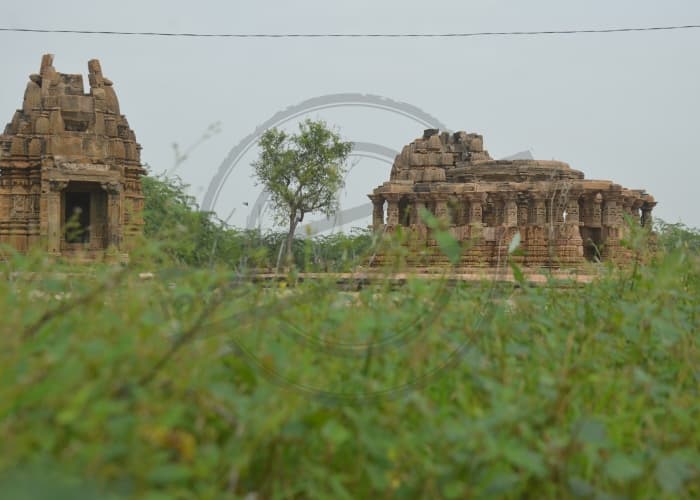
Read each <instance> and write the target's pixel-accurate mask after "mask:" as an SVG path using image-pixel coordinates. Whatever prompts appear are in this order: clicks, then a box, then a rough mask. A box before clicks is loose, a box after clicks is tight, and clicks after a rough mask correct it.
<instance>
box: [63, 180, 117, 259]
mask: <svg viewBox="0 0 700 500" xmlns="http://www.w3.org/2000/svg"><path fill="white" fill-rule="evenodd" d="M62 222H63V235H64V237H63V242H64V247H65V248H66V249H70V248H85V249H89V250H101V249H104V248H106V246H105V235H106V232H107V231H106V230H107V196H106V193H105V192H104V191H103V190H102V189H101V187H100V185H99V184H98V183H96V182H71V183H69V184H68V187H67V188H66V190H65V191H64V192H63V221H62Z"/></svg>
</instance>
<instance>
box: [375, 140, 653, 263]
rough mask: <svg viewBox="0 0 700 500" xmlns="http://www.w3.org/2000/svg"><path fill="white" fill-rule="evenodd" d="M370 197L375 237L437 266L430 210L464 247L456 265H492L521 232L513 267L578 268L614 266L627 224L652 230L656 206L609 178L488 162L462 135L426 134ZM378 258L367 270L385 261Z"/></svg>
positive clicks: (552, 164) (551, 165)
mask: <svg viewBox="0 0 700 500" xmlns="http://www.w3.org/2000/svg"><path fill="white" fill-rule="evenodd" d="M369 198H370V199H371V200H372V203H373V205H374V210H373V227H374V229H375V230H376V231H382V232H388V233H392V232H396V231H397V229H398V228H399V227H401V230H402V231H403V232H404V233H405V234H406V236H407V238H406V241H407V243H406V244H407V245H409V246H410V250H411V251H410V252H409V258H408V261H409V263H412V264H414V265H416V266H426V267H429V266H432V265H443V264H445V263H447V258H446V256H444V255H442V253H441V252H440V251H439V250H438V248H437V242H436V241H435V240H434V239H432V238H431V235H430V231H429V230H428V229H427V228H426V227H425V225H424V223H423V221H422V219H421V218H420V217H419V213H420V211H421V208H424V209H426V210H428V211H430V212H431V213H432V214H433V215H435V216H436V217H437V218H438V219H441V220H442V221H443V224H445V225H446V227H448V228H449V231H450V232H451V233H452V235H453V236H454V237H455V238H456V239H457V240H458V241H460V242H463V243H464V245H463V246H464V248H465V249H464V252H463V254H462V256H461V261H460V263H459V265H460V266H464V267H471V266H474V267H479V266H496V265H498V264H499V263H503V262H504V260H505V258H506V255H507V249H508V246H509V244H510V242H511V240H512V238H513V237H514V236H515V234H516V233H518V232H519V233H520V238H521V244H520V248H521V250H522V252H521V253H519V255H518V256H517V257H515V259H516V260H518V261H519V262H520V263H521V264H523V265H526V266H532V267H559V266H576V265H577V264H582V263H584V262H585V261H586V260H588V261H598V260H606V259H610V260H614V261H621V260H625V259H628V258H630V257H631V252H630V251H629V250H627V249H625V248H623V247H622V246H621V245H620V242H621V240H622V239H623V238H624V236H625V234H626V231H628V227H629V226H628V224H627V223H626V222H625V220H624V217H623V214H626V215H627V216H629V218H630V219H631V220H632V221H634V222H635V223H637V224H640V225H641V226H645V227H650V226H651V224H652V216H651V211H652V209H653V208H654V206H655V205H656V202H655V201H654V198H653V197H652V196H651V195H649V194H647V193H646V192H645V191H644V190H640V189H627V188H624V187H622V186H620V185H619V184H615V183H614V182H612V181H608V180H590V179H585V178H584V175H583V173H582V172H580V171H578V170H574V169H572V168H571V167H569V165H567V164H566V163H563V162H560V161H537V160H494V159H493V158H491V156H489V153H488V151H486V150H485V149H484V145H483V138H482V136H480V135H478V134H468V133H466V132H456V133H448V132H442V133H440V131H439V130H435V129H431V130H426V131H425V133H424V134H423V137H421V138H419V139H416V140H415V141H413V142H412V143H411V144H409V145H408V146H405V147H404V148H403V150H402V151H401V154H400V155H398V156H397V157H396V160H395V161H394V165H393V167H392V169H391V177H390V179H389V181H388V182H385V183H384V184H382V185H381V186H379V187H377V188H376V189H375V190H374V191H373V192H372V194H371V195H369ZM387 258H388V257H387V255H381V254H380V255H378V256H377V257H376V258H375V260H374V264H377V265H378V264H381V263H383V262H386V261H387Z"/></svg>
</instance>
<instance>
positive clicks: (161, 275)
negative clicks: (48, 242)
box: [0, 204, 700, 499]
mask: <svg viewBox="0 0 700 500" xmlns="http://www.w3.org/2000/svg"><path fill="white" fill-rule="evenodd" d="M178 206H180V205H177V204H174V205H172V204H171V205H169V207H168V208H167V210H166V209H164V210H161V211H160V212H159V213H161V214H168V213H170V212H168V210H172V209H173V207H175V208H177V207H178ZM147 215H148V216H154V214H153V213H151V214H147ZM197 218H199V219H197ZM177 220H178V223H179V224H181V225H187V224H190V223H193V222H192V221H193V220H198V221H199V222H197V223H196V224H195V225H193V226H191V227H190V228H191V229H192V228H201V229H202V232H201V233H187V232H183V234H196V235H211V234H215V235H218V236H216V237H217V238H225V237H230V238H231V242H230V245H231V246H227V245H229V243H225V244H222V245H221V246H219V245H218V244H217V248H218V249H219V250H216V251H215V252H213V253H210V254H209V256H211V255H215V257H214V258H208V259H202V260H195V261H194V262H186V260H187V259H189V258H192V259H199V258H201V257H200V256H199V253H201V252H199V253H198V252H197V251H196V250H193V248H197V245H201V246H200V247H199V248H200V249H203V248H209V249H211V248H212V246H213V245H211V246H210V245H209V243H211V242H212V240H208V242H207V243H206V244H204V243H203V241H198V239H197V238H192V239H190V240H188V239H187V238H184V237H183V238H180V239H179V240H173V239H166V240H165V241H163V240H159V239H158V238H156V236H155V235H154V233H153V232H151V233H150V237H151V242H150V243H146V242H145V243H144V245H143V247H142V248H141V249H140V251H139V252H137V253H136V254H135V255H133V256H132V264H131V265H130V266H127V267H119V268H114V267H107V266H105V267H101V266H95V267H92V268H90V269H89V270H83V272H81V273H79V274H73V275H70V274H59V273H56V272H55V267H54V265H53V264H50V263H48V262H46V261H45V259H44V258H43V257H42V256H40V255H35V256H29V257H19V256H14V257H12V258H11V259H10V260H9V262H7V263H6V264H5V265H4V267H3V268H2V269H3V279H2V280H0V315H2V318H3V319H2V335H0V498H12V499H23V498H70V499H82V498H85V499H87V498H124V497H138V498H148V499H166V498H167V499H170V498H182V499H188V498H197V499H200V498H204V499H207V498H211V499H218V498H249V499H251V498H484V497H487V498H488V497H506V498H521V497H530V498H622V497H647V498H678V497H681V498H694V497H697V496H699V495H700V453H699V450H700V428H699V427H698V425H697V422H698V421H700V394H699V392H700V390H699V387H700V371H699V369H698V367H699V366H700V346H699V345H698V342H699V339H698V333H697V332H698V331H699V330H700V318H699V317H698V314H699V312H700V299H699V297H700V261H699V260H698V247H697V246H694V245H696V242H697V241H698V234H697V232H696V231H693V230H688V229H687V228H685V227H683V226H679V225H667V228H666V229H664V231H662V233H661V235H660V237H659V242H658V247H659V253H658V254H657V256H656V258H655V259H653V260H650V261H649V262H648V263H647V264H646V265H644V266H639V267H636V268H630V269H622V270H619V269H615V268H612V267H611V268H605V269H603V270H602V272H601V276H600V278H599V279H598V280H596V281H595V282H594V283H592V284H587V285H583V284H573V283H572V284H570V286H568V287H561V286H554V284H552V285H551V286H543V287H537V288H532V287H528V286H521V287H513V286H504V285H499V284H497V283H488V282H486V283H472V284H464V285H458V286H454V287H447V286H446V285H445V284H444V283H443V282H442V281H441V280H435V281H430V282H428V281H424V280H423V281H422V280H418V279H415V280H410V281H409V282H408V283H407V284H406V285H405V286H404V287H402V288H399V289H392V288H389V287H388V286H385V285H384V284H376V285H372V286H368V287H365V288H363V289H362V290H360V291H358V292H344V291H341V290H338V289H337V287H336V286H335V285H334V284H332V283H324V282H322V281H318V282H313V283H304V284H301V285H295V284H294V282H293V280H290V281H289V282H283V283H282V284H276V285H275V286H267V287H266V286H261V285H254V284H251V283H250V282H249V281H247V280H246V279H244V278H245V269H246V267H245V266H241V265H240V262H241V261H240V260H238V261H236V262H238V264H237V265H233V264H231V262H232V261H231V260H230V259H229V257H231V256H232V255H234V254H233V253H232V254H225V253H221V254H217V253H216V252H224V250H222V249H224V248H226V249H228V250H226V251H227V252H228V251H231V252H234V251H236V252H240V254H235V255H246V254H250V253H254V252H255V251H260V249H259V248H258V249H257V250H256V247H254V246H253V245H252V243H251V244H250V245H251V246H250V247H248V248H247V249H246V247H245V246H235V245H238V244H239V243H240V241H245V240H236V238H239V237H240V236H241V233H237V232H234V231H231V232H227V231H228V230H226V228H225V227H223V226H221V225H216V224H214V223H213V222H211V221H212V219H210V218H209V217H208V216H204V215H201V214H197V213H194V212H192V211H185V212H183V213H182V214H181V215H180V216H179V217H178V218H177ZM210 223H211V224H213V225H212V226H207V225H208V224H210ZM193 224H194V223H193ZM167 226H168V225H167V224H166V223H164V222H163V221H161V223H160V224H159V227H160V230H162V231H166V230H167ZM206 227H209V228H210V229H211V230H212V233H207V231H206V230H204V229H205V228H206ZM153 229H154V226H151V229H150V231H153ZM220 231H221V232H220ZM207 237H209V236H207ZM212 237H214V236H212ZM198 238H199V237H198ZM219 241H220V242H221V241H222V240H219ZM235 242H238V243H235ZM234 243H235V245H234ZM302 245H303V243H302ZM302 249H303V246H302ZM180 252H182V253H180ZM217 255H218V256H221V258H219V257H216V256H217ZM224 256H226V257H224ZM341 261H342V259H339V262H341ZM302 262H304V261H303V253H302ZM307 262H308V261H307ZM339 265H341V266H345V265H349V264H347V261H345V263H343V262H341V263H340V264H339ZM146 270H148V271H154V274H155V277H154V278H153V279H145V278H146V277H144V276H143V275H142V274H141V273H142V272H143V271H146ZM516 274H517V273H516ZM523 285H524V284H523Z"/></svg>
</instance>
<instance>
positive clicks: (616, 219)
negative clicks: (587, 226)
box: [602, 193, 622, 259]
mask: <svg viewBox="0 0 700 500" xmlns="http://www.w3.org/2000/svg"><path fill="white" fill-rule="evenodd" d="M602 208H603V209H602V223H603V231H602V232H603V243H604V246H603V258H605V259H615V258H617V257H618V256H619V254H620V251H621V248H620V237H621V233H620V229H621V225H622V224H621V219H622V217H621V216H622V200H621V199H620V196H619V194H618V193H606V194H605V195H604V198H603V206H602Z"/></svg>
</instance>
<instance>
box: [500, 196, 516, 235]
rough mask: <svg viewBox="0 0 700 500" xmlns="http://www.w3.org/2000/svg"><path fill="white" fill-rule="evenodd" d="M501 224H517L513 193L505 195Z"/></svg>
mask: <svg viewBox="0 0 700 500" xmlns="http://www.w3.org/2000/svg"><path fill="white" fill-rule="evenodd" d="M503 225H504V226H505V227H517V225H518V204H517V202H516V198H515V193H513V194H509V195H506V198H505V202H504V205H503Z"/></svg>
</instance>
